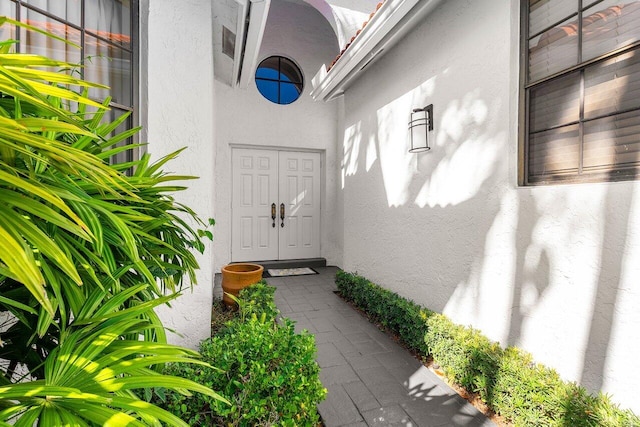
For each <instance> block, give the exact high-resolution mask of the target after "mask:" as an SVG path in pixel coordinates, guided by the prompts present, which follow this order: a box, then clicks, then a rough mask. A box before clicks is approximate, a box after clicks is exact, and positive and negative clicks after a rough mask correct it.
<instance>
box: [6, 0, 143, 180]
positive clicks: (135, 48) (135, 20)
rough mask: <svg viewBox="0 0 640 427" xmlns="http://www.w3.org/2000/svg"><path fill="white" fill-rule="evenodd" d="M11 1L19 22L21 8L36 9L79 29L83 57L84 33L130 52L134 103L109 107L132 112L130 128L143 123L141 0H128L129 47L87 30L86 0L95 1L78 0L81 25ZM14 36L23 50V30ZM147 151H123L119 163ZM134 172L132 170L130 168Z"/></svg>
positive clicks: (17, 0)
mask: <svg viewBox="0 0 640 427" xmlns="http://www.w3.org/2000/svg"><path fill="white" fill-rule="evenodd" d="M9 1H10V2H11V3H12V4H13V7H14V8H15V9H14V11H15V19H16V21H21V13H22V7H24V8H26V9H29V10H32V11H34V12H37V13H39V14H41V15H43V16H45V17H47V18H49V19H52V20H54V21H56V22H59V23H61V24H63V25H66V26H69V27H71V28H73V29H75V30H77V31H79V32H80V40H81V42H80V57H81V58H82V59H84V58H85V57H86V56H85V51H86V46H85V34H88V35H89V36H91V37H93V38H96V39H98V40H100V41H102V42H104V43H107V44H109V45H113V46H115V47H117V48H118V49H122V50H123V51H125V52H127V53H129V54H130V55H131V82H130V86H129V88H128V89H129V92H130V94H131V105H130V106H129V105H124V104H120V103H117V102H114V101H110V102H109V107H110V108H111V109H112V110H115V111H118V112H121V113H122V114H125V113H126V112H130V113H131V115H130V116H129V118H128V119H127V128H128V129H133V128H135V127H137V126H139V124H140V108H139V105H140V92H139V88H140V47H139V36H140V24H139V21H140V0H129V1H130V10H131V16H130V19H131V22H130V25H131V28H130V29H129V30H130V33H131V35H130V37H131V47H130V48H127V47H125V46H123V45H119V44H117V43H113V42H111V41H110V40H108V39H106V38H105V37H102V36H100V35H99V34H98V33H97V32H92V31H90V30H87V28H86V25H85V19H84V15H85V3H86V2H87V1H93V0H79V1H80V8H81V9H80V24H79V25H78V24H77V23H74V22H72V21H70V20H68V19H64V18H62V17H60V16H57V15H55V14H53V13H51V12H49V11H48V10H46V9H42V8H40V7H37V6H34V5H33V4H29V3H28V2H26V1H24V0H9ZM15 36H16V37H15V38H16V41H17V42H18V43H17V44H16V51H17V52H20V49H21V45H20V42H21V31H19V30H16V33H15ZM80 72H81V75H82V76H83V77H84V70H82V69H81V71H80ZM93 100H94V101H96V102H99V103H102V102H104V99H93ZM139 138H140V136H139V134H138V133H136V134H135V135H133V136H132V137H130V138H129V140H128V142H127V145H133V144H137V143H139ZM144 151H146V150H145V149H144V147H143V149H141V148H132V149H129V150H126V151H124V152H123V153H122V154H121V155H124V159H121V160H120V161H119V163H121V162H132V161H136V160H139V159H140V156H141V153H142V152H144ZM129 172H131V171H129Z"/></svg>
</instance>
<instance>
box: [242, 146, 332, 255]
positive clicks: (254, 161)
mask: <svg viewBox="0 0 640 427" xmlns="http://www.w3.org/2000/svg"><path fill="white" fill-rule="evenodd" d="M232 170H233V176H232V179H233V184H232V188H233V192H232V202H231V212H232V218H231V230H232V234H231V260H232V261H234V262H238V261H271V260H283V259H303V258H316V257H319V256H320V175H321V174H320V153H312V152H298V151H275V150H260V149H246V148H234V149H233V150H232Z"/></svg>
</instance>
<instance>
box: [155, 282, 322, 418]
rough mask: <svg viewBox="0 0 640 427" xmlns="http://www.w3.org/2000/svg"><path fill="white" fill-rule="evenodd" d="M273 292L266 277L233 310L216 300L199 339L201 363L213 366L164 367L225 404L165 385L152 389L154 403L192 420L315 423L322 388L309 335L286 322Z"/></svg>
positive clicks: (247, 289) (246, 293) (249, 288)
mask: <svg viewBox="0 0 640 427" xmlns="http://www.w3.org/2000/svg"><path fill="white" fill-rule="evenodd" d="M274 291H275V288H273V287H270V286H267V285H266V284H265V283H264V282H261V283H259V284H256V285H252V286H250V287H248V288H246V289H244V290H243V291H241V292H240V298H239V301H238V302H239V310H238V311H237V312H228V311H225V310H224V309H223V308H222V307H223V304H222V303H217V305H216V306H215V307H214V309H213V310H214V312H215V313H216V315H215V318H214V319H213V320H212V330H215V331H216V332H215V335H214V336H212V337H211V338H210V339H207V340H204V341H203V342H202V343H201V344H200V351H201V353H202V356H203V359H204V361H205V362H208V363H210V364H211V365H214V366H215V368H210V367H204V366H189V365H187V364H172V365H169V366H167V368H166V370H165V371H166V372H167V373H170V374H171V375H175V376H179V377H184V378H189V379H191V380H193V381H195V382H198V383H200V384H203V385H205V386H207V387H210V388H212V389H214V390H217V391H219V392H220V393H221V394H222V395H223V396H224V397H226V398H227V399H228V400H229V401H230V402H231V405H226V404H224V403H222V404H221V403H220V402H219V401H216V400H214V399H209V398H208V397H206V396H202V395H193V396H190V397H187V396H184V395H181V394H179V393H175V392H165V391H164V390H156V397H155V398H154V400H155V401H156V402H157V404H158V405H159V406H161V407H163V408H165V409H167V410H168V411H170V412H171V413H173V414H175V415H177V416H178V417H180V418H181V419H183V420H185V421H186V422H187V423H189V424H190V425H192V426H209V425H232V426H259V425H269V426H298V425H307V426H317V425H321V424H320V417H319V415H318V412H317V409H316V407H317V405H318V403H319V402H320V401H322V400H323V399H324V397H325V395H326V390H325V389H324V387H323V386H322V384H321V383H320V378H319V372H320V368H319V367H318V364H317V363H316V361H315V354H316V347H315V338H314V337H313V335H311V334H309V333H307V332H303V333H301V334H297V333H295V331H294V324H293V322H292V321H291V320H289V319H286V318H279V317H278V316H279V311H278V310H277V308H276V305H275V303H274V301H273V294H274ZM221 319H227V320H224V321H223V322H222V324H221V322H220V320H221Z"/></svg>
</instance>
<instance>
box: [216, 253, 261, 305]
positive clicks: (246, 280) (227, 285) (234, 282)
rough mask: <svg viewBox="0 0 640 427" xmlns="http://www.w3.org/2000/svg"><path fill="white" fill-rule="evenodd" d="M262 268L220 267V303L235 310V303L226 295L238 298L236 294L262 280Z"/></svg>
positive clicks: (256, 266) (251, 266) (234, 265)
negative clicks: (221, 295) (222, 302)
mask: <svg viewBox="0 0 640 427" xmlns="http://www.w3.org/2000/svg"><path fill="white" fill-rule="evenodd" d="M263 271H264V267H263V266H261V265H258V264H249V263H246V262H245V263H238V264H229V265H225V266H224V267H222V290H223V291H224V295H223V297H222V301H224V303H225V304H226V306H227V307H229V308H235V307H236V303H235V302H234V301H233V300H232V299H231V298H229V297H228V296H227V293H230V294H231V295H234V296H236V297H237V296H238V293H239V292H240V291H241V290H242V289H244V288H246V287H247V286H249V285H253V284H254V283H258V282H259V281H260V280H262V272H263Z"/></svg>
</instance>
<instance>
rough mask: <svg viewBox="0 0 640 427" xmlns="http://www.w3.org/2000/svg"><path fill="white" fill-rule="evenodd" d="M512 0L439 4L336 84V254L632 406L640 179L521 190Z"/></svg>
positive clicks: (638, 349) (638, 314) (639, 317)
mask: <svg viewBox="0 0 640 427" xmlns="http://www.w3.org/2000/svg"><path fill="white" fill-rule="evenodd" d="M517 3H518V2H510V1H508V0H482V1H470V0H450V1H447V2H443V3H442V4H441V5H440V6H439V7H438V8H437V9H436V10H435V11H434V12H433V13H432V14H431V15H430V16H429V17H428V18H427V19H426V20H425V21H424V22H423V23H421V24H420V25H418V27H417V28H416V29H415V30H414V31H413V32H412V33H411V34H409V35H408V36H407V37H406V38H405V39H404V40H402V41H401V42H400V43H399V44H398V45H397V46H396V47H395V48H394V49H393V50H392V51H390V52H388V53H387V54H386V55H385V56H384V57H383V58H381V59H380V60H379V61H377V62H376V63H374V64H372V65H371V66H370V67H369V68H368V69H367V71H366V72H365V73H364V74H363V76H362V77H361V78H360V80H358V81H357V83H355V84H354V85H353V86H352V87H351V88H349V89H348V90H347V92H346V95H345V100H344V102H345V107H344V125H343V128H342V130H341V132H342V140H343V141H342V142H343V143H342V146H343V148H342V150H341V151H342V152H341V153H340V154H341V156H342V161H341V165H342V166H341V175H342V178H341V182H339V183H338V184H339V198H340V199H341V202H340V203H339V204H338V205H339V206H342V205H343V209H344V233H343V238H344V261H343V263H342V266H343V267H344V268H345V269H346V270H349V271H357V272H358V273H360V274H362V275H364V276H366V277H367V278H369V279H371V280H373V281H375V282H377V283H379V284H380V285H383V286H385V287H387V288H389V289H392V290H393V291H396V292H398V293H399V294H401V295H403V296H405V297H409V298H412V299H413V300H415V301H417V302H419V303H421V304H423V305H425V306H426V307H429V308H431V309H434V310H437V311H442V312H444V313H445V314H447V315H449V316H450V317H451V318H452V319H453V320H455V321H456V322H458V323H461V324H471V325H473V326H475V327H477V328H480V329H481V330H482V331H484V333H485V334H486V335H488V336H489V337H490V338H492V339H494V340H498V341H500V342H501V343H502V344H504V345H511V344H513V345H518V346H520V347H522V348H524V349H526V350H528V351H530V352H532V353H533V354H534V356H535V358H536V360H537V361H539V362H542V363H544V364H546V365H548V366H552V367H554V368H556V369H557V370H558V371H559V372H560V374H561V375H562V376H563V377H564V378H565V379H567V380H572V381H578V382H580V383H582V384H583V385H585V386H586V387H587V388H589V389H590V390H600V389H601V390H603V391H604V392H607V393H611V394H613V398H614V400H615V401H617V402H619V403H620V404H621V405H622V406H623V407H627V408H632V409H634V410H635V411H636V412H640V403H639V402H638V400H637V399H636V398H635V391H636V389H637V385H638V384H640V370H639V369H637V366H636V360H637V354H639V353H640V334H638V333H637V328H638V326H639V325H640V310H638V309H637V307H639V306H640V287H638V286H637V283H638V280H639V279H640V264H639V263H638V262H637V260H638V259H640V258H639V256H640V221H639V219H640V194H639V193H640V183H638V182H625V183H614V184H581V185H558V186H545V187H535V188H518V187H517V185H516V181H517V180H516V170H517V141H518V139H517V115H518V104H517V95H518V32H519V30H518V27H517V26H518V20H519V17H518V13H519V10H518V9H519V8H518V4H517ZM430 103H433V104H434V110H435V131H434V134H433V136H434V137H435V138H434V139H435V143H434V146H433V149H432V151H431V152H429V153H421V154H409V153H408V152H407V146H408V140H407V122H408V119H409V113H410V111H411V109H412V108H415V107H422V106H425V105H427V104H430Z"/></svg>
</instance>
